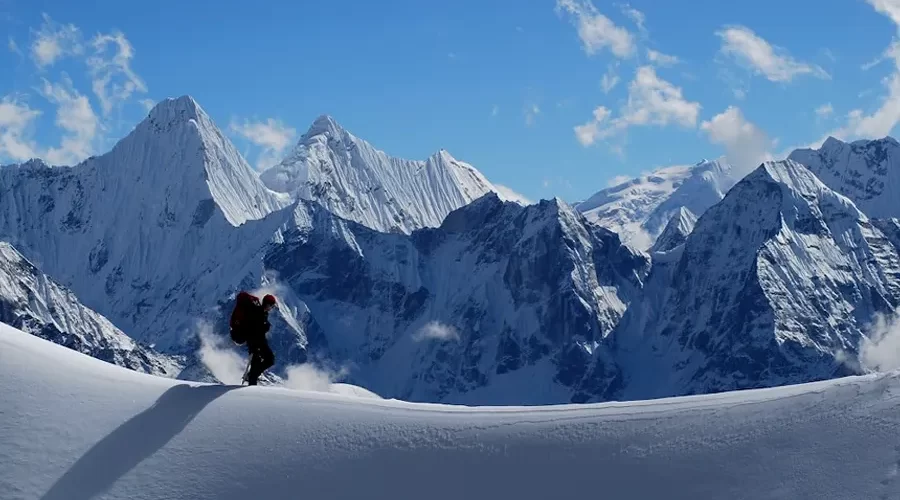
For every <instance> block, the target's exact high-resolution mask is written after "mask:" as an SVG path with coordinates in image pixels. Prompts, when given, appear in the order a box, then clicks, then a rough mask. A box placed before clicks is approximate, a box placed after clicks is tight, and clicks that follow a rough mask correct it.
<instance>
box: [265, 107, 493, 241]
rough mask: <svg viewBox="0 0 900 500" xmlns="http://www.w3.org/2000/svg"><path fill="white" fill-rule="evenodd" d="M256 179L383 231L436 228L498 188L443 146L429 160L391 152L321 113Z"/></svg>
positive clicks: (341, 215) (272, 187) (408, 231)
mask: <svg viewBox="0 0 900 500" xmlns="http://www.w3.org/2000/svg"><path fill="white" fill-rule="evenodd" d="M261 178H262V180H263V182H265V183H266V185H267V186H268V187H269V188H271V189H273V190H275V191H278V192H283V193H291V194H292V195H294V196H296V197H299V198H301V199H305V200H315V201H318V202H319V203H320V204H322V205H323V206H325V207H326V208H327V209H328V210H330V211H331V212H333V213H335V214H337V215H339V216H340V217H342V218H345V219H347V220H352V221H356V222H359V223H361V224H363V225H365V226H367V227H369V228H372V229H375V230H378V231H382V232H403V233H410V232H411V231H413V230H415V229H419V228H422V227H436V226H439V225H440V224H441V221H443V220H444V217H446V216H447V214H448V213H450V212H451V211H453V210H455V209H457V208H459V207H461V206H463V205H465V204H467V203H469V202H471V201H472V200H475V199H476V198H479V197H481V196H482V195H484V194H485V193H488V192H492V191H493V192H500V193H502V191H499V190H498V189H497V188H495V187H494V186H493V185H492V184H491V183H490V182H489V181H488V180H487V179H486V178H485V177H484V176H483V175H482V174H481V172H479V171H478V170H476V169H475V167H473V166H472V165H469V164H468V163H465V162H462V161H459V160H457V159H455V158H453V157H452V156H450V153H448V152H447V151H444V150H441V151H439V152H438V153H436V154H434V155H433V156H431V157H430V158H428V159H427V160H426V161H413V160H404V159H400V158H395V157H392V156H388V155H387V154H386V153H384V152H383V151H380V150H378V149H375V148H374V147H373V146H372V145H370V144H369V143H367V142H366V141H363V140H361V139H359V138H357V137H355V136H354V135H352V134H351V133H350V132H348V131H346V130H345V129H343V128H341V126H340V125H338V124H337V122H335V120H334V119H333V118H331V117H330V116H321V117H319V118H318V119H317V120H316V121H315V122H314V123H313V125H312V126H311V127H310V128H309V130H308V131H307V132H306V134H304V135H303V137H301V138H300V141H299V143H298V144H297V146H296V147H295V148H294V150H293V151H292V152H291V153H290V155H289V156H288V157H287V158H286V159H285V160H284V161H282V162H281V163H280V164H278V165H276V166H274V167H272V168H270V169H268V170H266V171H265V172H263V173H262V175H261ZM501 196H503V195H502V194H501Z"/></svg>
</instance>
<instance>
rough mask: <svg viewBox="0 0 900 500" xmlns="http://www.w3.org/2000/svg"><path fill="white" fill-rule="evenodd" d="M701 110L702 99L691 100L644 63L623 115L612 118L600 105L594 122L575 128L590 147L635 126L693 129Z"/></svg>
mask: <svg viewBox="0 0 900 500" xmlns="http://www.w3.org/2000/svg"><path fill="white" fill-rule="evenodd" d="M699 113H700V103H699V102H692V101H688V100H687V99H685V98H684V96H683V95H682V92H681V88H680V87H676V86H675V85H672V84H671V83H669V82H668V81H666V80H663V79H662V78H660V77H659V76H657V74H656V71H655V70H654V69H653V67H651V66H642V67H640V68H638V70H637V73H636V75H635V78H634V80H633V81H632V82H631V83H630V84H629V87H628V101H627V103H626V104H625V106H624V107H623V108H622V109H621V110H620V112H619V116H618V117H616V118H614V119H610V116H611V115H612V113H611V112H610V110H609V109H608V108H606V107H605V106H598V107H597V108H595V109H594V111H593V119H592V120H591V121H589V122H587V123H585V124H583V125H579V126H576V127H575V136H576V138H577V139H578V141H579V142H580V143H581V144H582V145H584V146H589V145H591V144H593V143H594V142H596V141H597V140H598V139H605V138H607V137H610V136H612V135H615V134H618V133H620V132H624V131H625V130H627V129H628V128H629V127H632V126H646V125H657V126H667V125H670V124H674V125H679V126H682V127H686V128H693V127H695V126H696V124H697V117H698V115H699Z"/></svg>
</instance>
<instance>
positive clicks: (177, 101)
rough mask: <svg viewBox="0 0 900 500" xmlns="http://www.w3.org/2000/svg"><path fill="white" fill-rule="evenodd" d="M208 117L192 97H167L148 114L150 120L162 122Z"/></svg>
mask: <svg viewBox="0 0 900 500" xmlns="http://www.w3.org/2000/svg"><path fill="white" fill-rule="evenodd" d="M201 115H204V116H205V115H206V112H205V111H204V110H203V108H201V107H200V104H199V103H198V102H197V101H196V100H195V99H194V98H193V97H191V96H189V95H183V96H180V97H167V98H165V99H163V100H161V101H159V102H158V103H156V105H155V106H153V108H152V109H151V110H150V112H149V113H148V114H147V116H148V117H149V118H154V119H157V120H161V121H168V120H169V119H172V118H175V117H180V118H185V119H193V118H197V117H199V116H201Z"/></svg>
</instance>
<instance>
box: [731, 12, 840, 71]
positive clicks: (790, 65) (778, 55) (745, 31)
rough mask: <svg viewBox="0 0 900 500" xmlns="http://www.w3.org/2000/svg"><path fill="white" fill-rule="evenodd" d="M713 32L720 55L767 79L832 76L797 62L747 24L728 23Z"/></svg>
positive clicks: (807, 64) (819, 69)
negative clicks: (729, 57)
mask: <svg viewBox="0 0 900 500" xmlns="http://www.w3.org/2000/svg"><path fill="white" fill-rule="evenodd" d="M716 35H717V36H718V37H719V38H721V40H722V47H721V49H720V50H721V52H722V54H724V55H726V56H731V57H733V58H734V59H735V60H736V61H737V62H738V63H740V64H742V65H744V66H746V67H747V68H749V69H750V70H752V71H754V72H755V73H756V74H759V75H762V76H765V77H766V78H767V79H769V80H770V81H773V82H790V81H792V80H793V79H794V78H796V77H797V76H800V75H812V76H815V77H817V78H824V79H828V78H831V76H830V75H829V74H828V73H827V72H826V71H825V70H824V69H822V68H821V67H819V66H817V65H814V64H809V63H805V62H801V61H797V60H796V59H794V58H793V57H792V56H791V55H790V54H788V53H787V51H786V50H784V49H782V48H780V47H777V46H774V45H772V44H770V43H769V42H767V41H766V40H764V39H763V38H762V37H760V36H758V35H757V34H756V33H754V32H753V31H752V30H751V29H749V28H747V27H744V26H729V27H726V28H724V29H721V30H719V31H716Z"/></svg>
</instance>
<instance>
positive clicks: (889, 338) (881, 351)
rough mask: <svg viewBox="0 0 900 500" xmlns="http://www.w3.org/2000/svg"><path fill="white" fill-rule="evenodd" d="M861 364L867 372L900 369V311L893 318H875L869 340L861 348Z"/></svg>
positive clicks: (883, 316) (864, 340) (865, 340)
mask: <svg viewBox="0 0 900 500" xmlns="http://www.w3.org/2000/svg"><path fill="white" fill-rule="evenodd" d="M859 363H860V365H861V366H862V368H863V369H865V370H867V371H879V372H884V371H890V370H895V369H898V368H900V309H897V310H896V311H894V314H893V315H892V316H885V315H882V314H879V315H877V316H876V317H875V322H874V324H873V325H872V326H871V329H870V331H869V336H868V338H864V339H863V341H862V343H861V344H860V346H859Z"/></svg>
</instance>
